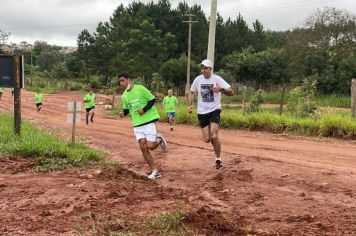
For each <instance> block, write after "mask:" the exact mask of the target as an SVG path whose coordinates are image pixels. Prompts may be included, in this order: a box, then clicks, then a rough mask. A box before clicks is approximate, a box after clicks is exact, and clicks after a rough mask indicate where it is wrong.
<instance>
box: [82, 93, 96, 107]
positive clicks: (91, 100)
mask: <svg viewBox="0 0 356 236" xmlns="http://www.w3.org/2000/svg"><path fill="white" fill-rule="evenodd" d="M84 103H85V108H92V107H93V106H95V94H94V93H92V94H90V93H87V94H85V96H84Z"/></svg>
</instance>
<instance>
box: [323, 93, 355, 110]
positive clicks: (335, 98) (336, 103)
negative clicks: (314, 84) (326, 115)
mask: <svg viewBox="0 0 356 236" xmlns="http://www.w3.org/2000/svg"><path fill="white" fill-rule="evenodd" d="M316 104H317V105H318V106H324V107H326V106H330V107H345V108H350V107H351V96H346V95H338V94H334V95H318V96H316Z"/></svg>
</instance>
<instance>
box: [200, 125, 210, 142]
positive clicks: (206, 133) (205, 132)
mask: <svg viewBox="0 0 356 236" xmlns="http://www.w3.org/2000/svg"><path fill="white" fill-rule="evenodd" d="M201 134H202V136H203V140H204V142H206V143H210V141H211V138H210V125H208V126H205V127H204V128H201Z"/></svg>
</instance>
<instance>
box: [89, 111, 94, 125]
mask: <svg viewBox="0 0 356 236" xmlns="http://www.w3.org/2000/svg"><path fill="white" fill-rule="evenodd" d="M94 111H95V110H91V117H90V121H91V123H94Z"/></svg>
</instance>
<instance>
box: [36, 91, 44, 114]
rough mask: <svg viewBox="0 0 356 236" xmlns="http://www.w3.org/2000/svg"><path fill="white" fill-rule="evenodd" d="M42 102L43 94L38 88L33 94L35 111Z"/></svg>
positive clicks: (39, 107) (39, 109) (40, 106)
mask: <svg viewBox="0 0 356 236" xmlns="http://www.w3.org/2000/svg"><path fill="white" fill-rule="evenodd" d="M42 102H43V94H42V93H40V91H39V90H37V91H36V94H35V103H36V107H37V112H40V111H41V108H42Z"/></svg>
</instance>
